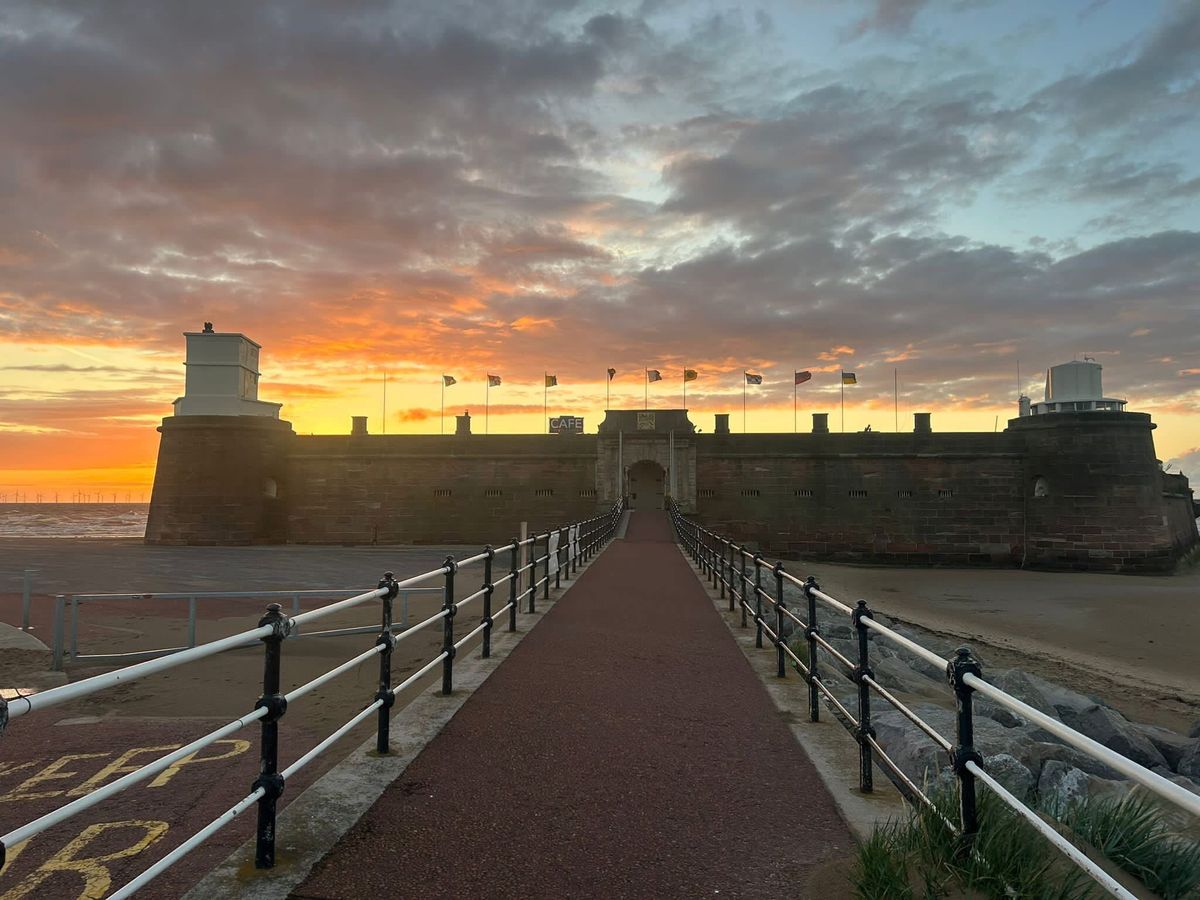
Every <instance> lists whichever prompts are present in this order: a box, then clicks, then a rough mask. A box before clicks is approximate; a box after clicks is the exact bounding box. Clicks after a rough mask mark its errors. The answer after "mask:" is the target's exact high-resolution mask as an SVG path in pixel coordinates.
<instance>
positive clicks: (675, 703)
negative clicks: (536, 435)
mask: <svg viewBox="0 0 1200 900" xmlns="http://www.w3.org/2000/svg"><path fill="white" fill-rule="evenodd" d="M851 846H852V841H851V837H850V834H849V832H848V831H847V829H846V826H845V825H844V824H843V823H842V821H841V819H840V818H839V816H838V813H837V811H836V808H835V806H834V803H833V800H832V799H831V798H830V797H829V795H828V793H827V792H826V791H825V788H824V787H823V786H822V784H821V782H820V779H819V778H818V776H817V773H816V771H815V770H814V769H813V766H812V764H811V763H810V762H809V761H808V758H807V757H806V756H805V755H804V753H803V751H801V749H800V748H799V746H798V745H797V744H796V742H795V741H794V739H793V738H792V736H791V734H790V733H789V731H788V729H787V727H786V725H785V724H784V723H783V721H782V720H781V719H780V716H779V713H778V712H777V711H776V709H775V707H774V706H773V705H772V703H771V701H770V699H769V698H768V696H767V693H766V691H765V690H764V689H763V686H762V684H761V683H760V682H759V680H758V677H757V676H756V675H755V674H754V672H753V671H752V670H751V668H750V666H749V665H748V664H747V662H746V660H745V658H744V657H743V655H742V652H741V650H740V649H739V648H738V647H737V645H736V644H735V642H734V641H732V640H731V639H730V636H729V632H728V630H727V629H726V627H725V625H724V623H723V622H722V621H721V619H720V617H719V615H718V613H717V611H716V610H715V609H714V607H713V604H712V602H711V600H709V598H708V597H707V595H706V594H705V592H704V589H703V587H702V586H701V585H700V583H699V581H698V580H697V579H696V577H695V575H694V574H693V573H692V571H691V569H690V567H689V565H688V563H687V561H686V560H685V559H684V557H683V555H682V554H681V553H680V552H679V551H678V549H677V548H676V545H675V544H674V542H673V540H672V536H671V533H670V526H669V523H668V521H667V518H666V515H665V514H664V513H654V512H635V513H633V514H632V518H631V521H630V523H629V529H628V532H627V536H626V538H625V539H624V540H617V541H614V542H613V543H612V544H611V545H610V546H609V548H608V549H607V550H605V551H604V552H603V553H602V554H601V555H600V556H599V557H597V559H596V560H595V561H594V562H593V564H592V565H591V567H590V568H588V569H587V571H585V572H584V573H582V575H581V576H580V577H579V580H578V582H577V583H576V584H575V585H574V586H573V587H572V588H571V590H570V592H569V593H567V594H566V595H565V596H564V597H563V598H562V599H561V600H560V601H559V602H558V603H557V604H556V605H555V606H554V608H553V609H552V610H551V611H550V612H549V613H548V614H547V621H545V622H543V623H542V624H541V625H540V627H538V628H536V629H535V630H534V631H533V632H532V633H531V634H529V635H528V636H527V637H526V638H525V640H523V641H522V642H521V643H520V644H519V645H518V646H517V647H516V649H515V650H514V651H513V653H512V656H511V657H510V658H509V659H508V660H506V661H505V662H504V664H503V665H501V666H500V667H499V668H498V669H497V670H496V671H495V672H494V673H493V674H492V675H491V677H490V678H488V680H487V681H486V682H485V683H484V684H483V686H482V687H481V688H480V689H479V690H478V691H477V692H476V693H475V695H474V696H472V697H471V698H470V699H469V700H468V701H467V703H466V704H465V705H464V706H463V708H462V709H461V710H460V711H459V713H458V714H457V715H456V716H455V717H454V718H453V719H452V720H451V722H450V724H449V725H448V726H447V727H446V728H445V730H444V731H443V732H442V733H441V734H440V735H439V736H438V737H437V738H436V739H435V740H434V741H433V742H432V743H430V745H429V746H428V747H427V748H426V749H425V750H424V752H423V753H421V755H420V756H419V757H418V758H417V759H416V760H415V761H414V762H413V764H412V765H411V766H409V768H408V770H407V771H406V772H405V774H404V776H403V777H402V778H400V779H399V780H398V781H396V782H395V783H394V784H392V785H391V786H390V787H389V788H388V789H387V790H386V791H385V792H384V794H383V796H382V797H381V798H380V800H379V802H378V803H376V804H375V805H374V806H373V807H372V808H371V810H370V811H369V812H368V813H367V814H366V816H364V817H363V819H362V820H361V821H360V822H359V823H358V824H357V825H356V826H355V827H354V828H353V829H352V830H351V831H350V832H349V833H348V834H347V835H346V837H345V838H344V839H343V840H342V841H341V842H340V843H338V844H337V846H336V847H334V849H333V850H332V851H331V852H330V854H329V855H328V856H327V857H326V858H325V860H324V861H323V862H322V863H321V864H320V865H319V866H318V867H317V868H316V869H315V870H314V872H313V873H312V875H311V876H310V877H309V879H308V880H307V881H306V882H305V883H304V884H303V885H301V886H300V887H299V888H298V889H297V891H296V892H295V894H293V897H295V898H323V900H328V898H352V897H364V896H411V897H452V896H453V897H467V896H474V897H502V896H505V897H512V896H522V897H606V898H615V897H701V896H707V897H714V896H722V897H738V898H749V897H764V898H765V897H772V898H775V897H784V896H787V897H798V896H805V895H806V894H807V893H808V889H807V888H806V884H807V882H808V880H809V876H810V875H811V874H812V872H813V870H814V869H815V868H816V867H818V866H820V865H821V864H822V863H824V862H826V861H828V860H831V859H835V858H839V857H841V858H845V857H846V856H847V855H848V854H849V852H850V848H851Z"/></svg>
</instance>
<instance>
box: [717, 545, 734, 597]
mask: <svg viewBox="0 0 1200 900" xmlns="http://www.w3.org/2000/svg"><path fill="white" fill-rule="evenodd" d="M728 547H729V541H727V540H725V539H724V538H721V562H720V564H719V565H718V566H717V571H718V572H719V573H720V575H719V576H718V577H717V581H719V582H720V589H721V599H722V600H724V599H725V551H726V549H727V548H728ZM729 610H730V612H732V611H733V603H732V602H731V603H730V604H729Z"/></svg>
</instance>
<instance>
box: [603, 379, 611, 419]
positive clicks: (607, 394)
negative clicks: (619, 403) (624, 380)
mask: <svg viewBox="0 0 1200 900" xmlns="http://www.w3.org/2000/svg"><path fill="white" fill-rule="evenodd" d="M604 374H605V375H606V376H607V379H606V380H605V382H604V411H605V412H608V411H609V410H610V409H612V376H611V375H609V374H608V372H605V373H604Z"/></svg>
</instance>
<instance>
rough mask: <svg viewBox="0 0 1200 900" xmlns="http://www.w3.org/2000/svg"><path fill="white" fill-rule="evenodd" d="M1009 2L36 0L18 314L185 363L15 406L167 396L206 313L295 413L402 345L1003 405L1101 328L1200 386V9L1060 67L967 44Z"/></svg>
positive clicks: (9, 168) (159, 359)
mask: <svg viewBox="0 0 1200 900" xmlns="http://www.w3.org/2000/svg"><path fill="white" fill-rule="evenodd" d="M978 5H979V4H975V3H970V2H958V0H952V2H935V0H925V2H918V0H908V2H885V0H875V2H870V3H863V4H860V5H858V6H856V7H854V8H853V10H852V11H851V12H850V13H847V14H845V16H844V17H843V19H840V20H835V21H833V22H832V24H830V23H829V22H827V21H825V20H824V19H822V18H821V17H817V16H810V15H808V12H807V11H806V8H804V7H803V6H802V7H800V8H797V7H793V6H780V7H769V6H768V7H764V10H763V15H755V14H754V13H753V12H747V13H744V14H743V13H742V12H741V11H740V10H739V9H736V8H732V7H731V8H729V9H725V10H721V11H717V12H714V11H713V10H712V9H710V8H708V7H705V8H703V9H700V8H699V7H696V6H694V5H688V4H674V3H642V2H633V0H630V2H617V3H615V4H609V5H607V6H604V7H597V6H596V5H595V4H584V3H555V4H545V3H541V2H533V0H528V2H526V0H506V2H502V3H488V4H484V3H477V2H470V0H444V2H438V3H434V2H432V0H430V2H424V0H417V2H413V3H404V4H400V3H393V2H386V0H355V2H351V3H345V4H335V5H325V4H318V3H311V2H300V3H283V2H281V0H280V2H264V3H254V4H246V3H240V2H233V0H216V2H213V3H205V4H192V3H183V2H164V3H158V4H153V5H151V6H145V5H138V4H124V3H117V4H108V5H106V6H105V7H104V8H103V9H102V10H101V9H100V8H95V7H93V6H89V5H87V4H82V3H78V2H74V0H62V2H56V3H40V2H39V3H32V2H28V3H22V2H12V3H8V4H6V5H5V7H4V10H3V12H2V13H0V16H3V17H4V18H3V23H2V24H0V115H2V116H3V121H4V122H5V127H4V128H3V129H0V195H3V196H4V197H5V208H6V211H7V212H8V214H7V215H6V216H4V217H3V218H2V219H0V339H2V340H4V341H5V342H7V343H11V344H12V345H14V346H17V347H23V346H34V345H36V346H45V347H60V348H77V347H80V346H84V345H91V346H93V347H105V348H111V349H124V348H127V347H128V346H129V345H130V344H137V345H138V346H141V347H145V348H149V349H150V350H152V351H154V353H155V354H164V356H159V355H155V356H153V360H154V362H155V364H156V365H155V367H154V368H153V370H150V369H149V367H143V370H139V372H130V373H122V372H121V371H115V369H119V368H120V367H119V366H113V367H109V366H107V365H101V364H100V363H97V364H96V365H95V366H88V365H83V364H82V362H81V360H79V359H77V358H76V357H75V354H70V353H69V351H68V350H66V349H63V355H64V358H65V359H66V360H67V361H66V362H64V361H63V360H60V359H56V360H49V359H48V358H45V359H44V358H43V357H41V356H36V357H25V356H22V357H20V360H19V361H17V362H12V363H11V364H10V365H8V366H7V367H6V368H3V369H0V417H3V420H4V421H6V422H13V423H17V424H19V425H22V426H26V425H27V426H28V427H30V428H66V429H70V430H72V431H73V432H75V433H84V432H86V433H90V434H97V435H105V434H108V433H109V431H106V429H118V428H120V429H124V428H127V427H128V428H131V429H132V428H133V427H134V426H131V425H129V424H128V423H127V422H125V420H123V419H121V417H122V416H134V417H143V418H149V417H152V416H154V415H156V414H165V413H166V412H168V411H169V403H170V401H171V400H172V399H174V397H175V396H176V395H177V394H178V393H179V389H180V387H181V382H182V379H181V377H179V375H178V369H177V368H175V367H174V365H173V364H174V361H175V360H176V359H177V358H178V356H179V355H180V352H181V340H180V336H179V332H180V331H182V330H185V329H188V330H191V329H194V328H196V327H197V326H198V325H199V324H200V323H201V322H203V321H213V322H215V323H216V325H217V327H218V328H219V329H222V330H236V331H242V332H245V333H247V334H249V335H251V336H252V337H254V338H255V339H256V340H259V341H261V342H262V343H263V344H264V346H265V352H264V357H263V367H264V370H265V372H264V380H263V397H264V399H268V400H279V399H283V400H285V401H287V403H288V404H289V405H288V407H287V408H285V411H284V412H285V415H289V414H291V413H292V412H293V411H294V410H301V411H302V412H301V413H300V414H301V415H306V414H307V412H303V411H307V410H310V409H313V408H317V407H319V406H320V405H321V404H322V403H327V404H329V405H330V406H332V405H334V404H335V403H336V402H337V398H338V397H340V396H343V394H344V392H352V391H354V390H356V389H357V388H359V387H361V386H362V384H363V383H364V379H366V378H367V377H368V376H367V375H366V374H364V371H365V369H366V368H370V367H375V368H376V370H377V369H378V368H382V367H383V366H385V365H386V367H387V368H388V369H389V372H390V373H391V376H392V377H393V378H394V379H395V381H396V383H397V384H398V386H401V389H402V386H403V385H405V384H407V383H430V384H432V383H434V381H435V380H436V373H438V372H439V371H450V372H459V371H463V372H465V371H468V370H469V371H476V372H482V371H484V370H485V369H491V370H492V371H500V372H502V373H503V374H504V376H505V386H506V388H508V387H510V386H515V385H517V384H520V383H526V384H537V383H538V379H540V377H541V374H542V372H543V371H545V370H549V371H557V372H558V373H559V374H560V377H562V379H563V383H564V386H566V385H568V384H579V385H584V384H585V383H587V384H588V385H589V386H587V387H586V388H585V387H582V386H581V387H580V389H579V394H578V397H576V396H575V395H570V396H569V397H568V395H567V393H566V391H564V392H563V393H562V394H560V396H561V397H563V398H564V400H565V399H570V400H571V402H573V403H574V402H576V401H578V402H579V403H580V404H584V403H588V402H591V400H589V399H588V397H587V395H586V391H587V390H590V391H592V396H593V397H594V396H597V395H598V394H597V391H596V388H595V387H594V386H591V385H590V382H591V381H595V382H596V383H597V384H601V385H602V383H603V377H604V375H603V373H604V370H605V368H606V367H608V366H610V365H612V366H615V367H616V368H618V369H619V370H620V371H621V372H622V373H637V372H640V371H641V369H642V367H643V366H647V365H649V366H652V367H660V368H664V370H666V369H672V370H675V369H679V368H682V367H683V366H684V365H687V366H689V367H692V368H699V369H700V370H701V372H702V384H700V385H697V386H696V388H697V391H698V393H697V394H696V397H697V398H698V399H699V400H700V402H702V403H709V402H711V403H718V402H722V403H724V402H727V400H726V395H728V396H730V397H736V395H737V394H740V390H741V387H740V385H738V384H737V379H738V378H739V377H740V372H741V371H742V370H743V368H746V367H751V368H753V369H755V370H758V369H762V370H763V371H764V373H765V374H766V376H767V378H766V383H765V384H764V386H763V400H764V402H768V401H769V402H774V401H776V400H778V401H779V402H781V403H782V402H783V401H784V400H785V399H787V398H786V396H785V395H786V394H787V393H790V391H791V384H790V373H791V371H792V370H793V369H796V368H799V369H804V368H808V369H810V370H812V371H814V372H819V373H822V374H835V373H836V371H837V369H838V368H840V367H842V366H844V367H846V368H847V369H850V368H853V369H854V370H855V371H856V372H857V373H858V374H859V378H860V382H861V384H860V388H861V389H860V390H859V391H858V392H857V397H858V398H860V399H861V400H863V401H864V402H867V401H871V400H872V399H873V398H874V399H879V398H886V396H887V394H888V392H889V391H890V389H891V385H892V379H891V374H892V372H891V370H893V369H894V368H897V367H899V368H900V369H901V372H902V383H904V384H906V385H908V387H906V388H905V390H907V391H909V392H911V394H912V396H913V397H914V398H919V399H921V401H922V402H928V403H929V404H930V405H931V406H935V405H936V404H937V403H949V402H952V401H954V400H957V402H964V403H965V402H968V400H966V399H964V398H971V399H970V401H969V402H972V403H973V402H980V403H997V404H1001V403H1008V402H1010V401H1011V400H1012V395H1013V393H1014V387H1015V386H1014V384H1013V382H1014V375H1015V368H1016V363H1017V362H1018V360H1019V361H1020V364H1021V367H1022V371H1023V372H1026V373H1031V372H1038V371H1040V370H1042V369H1044V368H1045V367H1046V366H1048V365H1051V364H1054V363H1057V362H1061V361H1063V360H1065V359H1070V358H1071V357H1072V356H1074V355H1075V354H1076V353H1078V352H1083V351H1091V352H1099V351H1102V350H1112V351H1114V352H1113V353H1111V354H1105V355H1104V357H1103V358H1104V359H1105V361H1106V371H1105V376H1106V379H1107V384H1109V385H1110V386H1111V387H1112V389H1113V390H1114V391H1116V392H1117V393H1119V394H1121V395H1127V396H1129V397H1130V400H1131V408H1136V407H1138V406H1139V405H1143V404H1147V405H1149V404H1154V403H1159V404H1166V403H1170V404H1174V405H1177V406H1178V407H1179V408H1181V409H1184V410H1189V409H1190V410H1196V409H1200V395H1198V393H1197V387H1196V386H1195V385H1194V382H1195V379H1194V377H1193V376H1191V375H1184V374H1181V372H1187V371H1189V366H1190V363H1188V362H1187V361H1188V360H1193V359H1196V358H1200V345H1198V344H1197V340H1198V338H1197V337H1196V332H1195V329H1194V326H1193V325H1192V324H1191V319H1192V318H1193V317H1194V306H1195V298H1196V296H1198V295H1200V275H1198V272H1200V234H1198V233H1197V228H1200V223H1198V222H1197V220H1196V219H1195V217H1194V212H1192V211H1191V210H1192V207H1194V205H1195V204H1194V202H1189V201H1194V200H1195V198H1196V194H1197V192H1198V190H1200V189H1198V188H1197V178H1198V177H1200V172H1198V171H1197V168H1196V164H1195V161H1194V160H1193V159H1192V158H1191V156H1190V155H1189V154H1188V152H1187V151H1188V149H1190V146H1191V145H1193V144H1194V143H1195V140H1194V139H1195V138H1197V137H1200V135H1197V134H1196V125H1195V116H1194V113H1193V110H1194V108H1195V106H1196V103H1195V101H1196V99H1197V98H1196V90H1197V88H1196V85H1197V80H1196V74H1197V70H1196V66H1197V61H1196V51H1195V47H1196V40H1195V35H1196V31H1195V29H1196V27H1197V22H1198V21H1200V16H1198V14H1196V13H1195V11H1194V10H1193V9H1191V7H1190V5H1188V4H1177V5H1174V6H1172V7H1170V8H1169V10H1168V12H1167V13H1166V14H1164V15H1163V16H1162V17H1161V18H1157V19H1155V18H1152V17H1151V15H1150V14H1149V13H1145V14H1144V15H1141V16H1140V18H1139V17H1133V20H1134V21H1135V22H1136V24H1137V26H1138V27H1137V28H1135V29H1133V30H1132V31H1131V32H1130V34H1129V35H1128V40H1127V43H1124V44H1121V45H1119V46H1115V47H1111V46H1102V45H1098V44H1096V45H1092V44H1088V45H1087V46H1085V47H1083V48H1081V49H1078V50H1076V49H1074V48H1063V51H1062V52H1063V54H1064V59H1063V60H1062V61H1061V62H1059V61H1058V60H1057V59H1056V60H1052V61H1050V62H1046V63H1045V67H1044V68H1043V69H1038V70H1036V71H1034V70H1033V69H1032V68H1030V67H1028V66H1027V65H1026V64H1025V62H1023V59H1024V57H1023V56H1022V54H1021V53H1019V52H1017V51H1020V50H1021V49H1022V48H1023V47H1024V46H1032V45H1031V44H1022V43H1021V42H1022V41H1025V42H1036V41H1037V40H1040V39H1041V38H1039V37H1038V34H1040V33H1041V32H1040V31H1039V32H1037V33H1034V31H1029V32H1028V33H1027V34H1026V33H1024V32H1016V33H1014V34H1013V35H1012V39H1011V41H1010V42H1009V44H1008V45H1006V49H1005V50H1004V51H1003V54H1002V55H1004V57H1005V58H1004V59H993V58H990V57H988V55H987V52H985V50H984V49H983V48H980V47H978V46H975V44H973V43H972V39H969V38H965V37H963V35H964V34H968V33H970V32H969V31H967V30H962V31H960V30H959V25H960V23H966V24H965V25H964V29H965V28H966V25H972V27H974V26H977V25H978V24H979V22H977V21H973V20H972V19H971V17H972V16H973V15H975V12H974V10H975V7H976V6H978ZM797 10H799V11H797ZM1044 14H1045V15H1046V16H1049V17H1051V18H1052V19H1053V20H1054V25H1055V27H1056V28H1057V29H1058V30H1059V31H1063V30H1064V29H1070V28H1075V27H1077V26H1076V23H1075V12H1074V10H1072V11H1069V12H1067V13H1061V14H1060V13H1056V12H1055V11H1053V10H1049V9H1047V11H1045V13H1044ZM1104 15H1107V12H1105V13H1104ZM1064 16H1065V18H1064ZM798 22H799V23H801V24H800V25H798V24H797V23H798ZM845 22H851V23H853V22H858V24H859V26H860V32H861V34H862V35H863V36H864V37H865V36H866V35H867V34H868V33H869V35H870V39H869V40H862V41H853V42H850V43H849V44H843V45H838V44H837V37H838V29H839V28H841V27H842V25H843V24H844V23H845ZM798 27H803V28H808V29H811V31H812V33H811V35H808V36H807V38H806V39H811V40H812V41H813V42H814V43H815V44H816V45H820V46H826V45H827V46H829V47H833V48H834V50H832V51H829V52H828V53H825V52H824V51H822V52H821V53H811V54H810V53H808V52H807V51H806V50H802V48H804V47H806V46H807V44H806V43H805V41H804V40H799V39H798V38H799V37H802V36H801V35H799V33H798V32H797V31H796V29H797V28H798ZM1047 27H1049V24H1047ZM798 48H801V49H798ZM1010 48H1011V49H1010ZM1034 50H1036V47H1034ZM989 52H990V51H989ZM1034 55H1036V53H1035V54H1034ZM1039 65H1041V64H1040V63H1039ZM1160 136H1165V139H1162V140H1159V139H1158V138H1159V137H1160ZM1189 138H1192V140H1189ZM1076 222H1077V223H1078V224H1075V223H1076ZM1064 223H1065V224H1064ZM1085 223H1086V224H1085ZM1137 335H1141V336H1140V337H1137ZM1115 351H1119V352H1115ZM167 359H169V360H171V362H172V366H171V367H167V366H166V365H165V362H164V360H167ZM72 360H73V361H72ZM1170 360H1176V361H1175V362H1171V361H1170ZM824 363H831V364H832V365H825V364H824ZM430 373H433V374H432V375H431V374H430ZM42 376H45V377H46V378H47V379H53V380H54V384H53V386H52V387H51V388H46V387H45V385H41V386H39V387H38V388H37V389H36V390H42V391H43V392H42V393H36V390H35V389H34V388H30V387H29V385H30V383H31V382H32V381H34V380H40V379H41V378H42ZM370 377H377V371H376V374H373V375H371V376H370ZM626 377H627V376H626V375H622V376H621V378H619V379H618V382H617V383H616V384H615V385H614V387H615V388H616V389H619V390H625V388H627V387H629V385H628V384H626V382H625V380H624V379H625V378H626ZM629 377H632V376H629ZM964 379H965V380H964ZM68 381H70V382H71V383H73V384H75V385H76V388H74V389H71V390H66V389H65V388H62V385H63V384H65V383H66V382H68ZM101 383H103V384H105V385H107V386H108V387H110V388H115V390H114V391H113V392H112V393H111V394H108V395H103V394H95V393H92V392H90V391H89V388H91V387H96V386H98V385H99V384H101ZM637 387H638V390H639V391H640V389H641V384H640V382H639V383H638V385H637ZM60 389H61V392H60ZM817 389H818V388H817V387H815V386H814V388H813V390H817ZM632 390H633V389H632V388H630V391H632ZM22 391H25V393H22ZM29 391H35V393H32V394H31V393H28V392H29ZM539 393H540V390H539ZM776 394H778V395H779V396H778V397H776V396H775V395H776ZM511 396H513V397H517V396H518V395H516V394H513V395H511ZM691 398H692V394H691V392H689V400H690V399H691ZM518 399H525V398H518ZM539 399H540V398H539ZM639 399H640V398H639ZM393 402H395V401H393ZM429 402H430V401H429V399H424V400H419V401H416V402H415V403H414V405H413V409H411V410H409V411H407V412H406V413H397V414H396V415H397V419H396V421H397V422H398V423H399V422H410V423H414V422H422V421H426V420H427V417H428V415H429V412H428V410H425V411H424V412H423V411H422V407H421V404H428V403H429ZM879 402H883V401H882V400H879ZM89 408H90V411H89ZM581 408H582V407H581ZM532 411H536V410H533V409H525V408H524V407H523V406H521V404H520V403H517V404H515V405H513V407H512V409H511V410H510V411H509V413H510V414H513V415H516V414H523V413H529V412H532ZM493 412H497V414H498V415H503V414H505V413H503V412H501V411H500V408H499V407H496V408H494V409H493ZM338 414H339V415H341V410H340V409H339V410H338ZM403 415H407V416H410V418H407V419H404V418H401V416H403ZM122 423H124V424H122ZM301 427H302V428H303V430H305V431H307V430H310V429H309V428H307V427H303V426H301ZM122 433H123V432H122ZM1157 434H1159V435H1161V434H1163V432H1162V431H1160V432H1158V433H1157ZM35 437H36V436H31V435H25V436H23V437H22V440H25V439H26V438H28V439H29V440H31V441H32V440H34V439H35ZM151 437H153V435H151ZM151 443H152V442H151ZM22 446H23V447H24V446H26V445H22ZM28 446H30V447H32V446H36V445H35V444H29V445H28ZM148 446H149V444H148ZM21 452H22V453H24V454H26V456H25V458H28V459H31V460H32V459H34V458H35V451H33V450H29V449H23V450H22V451H21ZM105 452H107V451H105Z"/></svg>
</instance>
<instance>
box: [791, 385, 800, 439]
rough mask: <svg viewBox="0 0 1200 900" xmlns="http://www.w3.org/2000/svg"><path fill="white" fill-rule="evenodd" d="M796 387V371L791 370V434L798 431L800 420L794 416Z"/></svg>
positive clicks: (797, 386)
mask: <svg viewBox="0 0 1200 900" xmlns="http://www.w3.org/2000/svg"><path fill="white" fill-rule="evenodd" d="M798 388H799V385H798V384H796V373H795V372H792V434H796V433H797V432H799V431H800V420H799V419H797V418H796V392H797V389H798Z"/></svg>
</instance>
